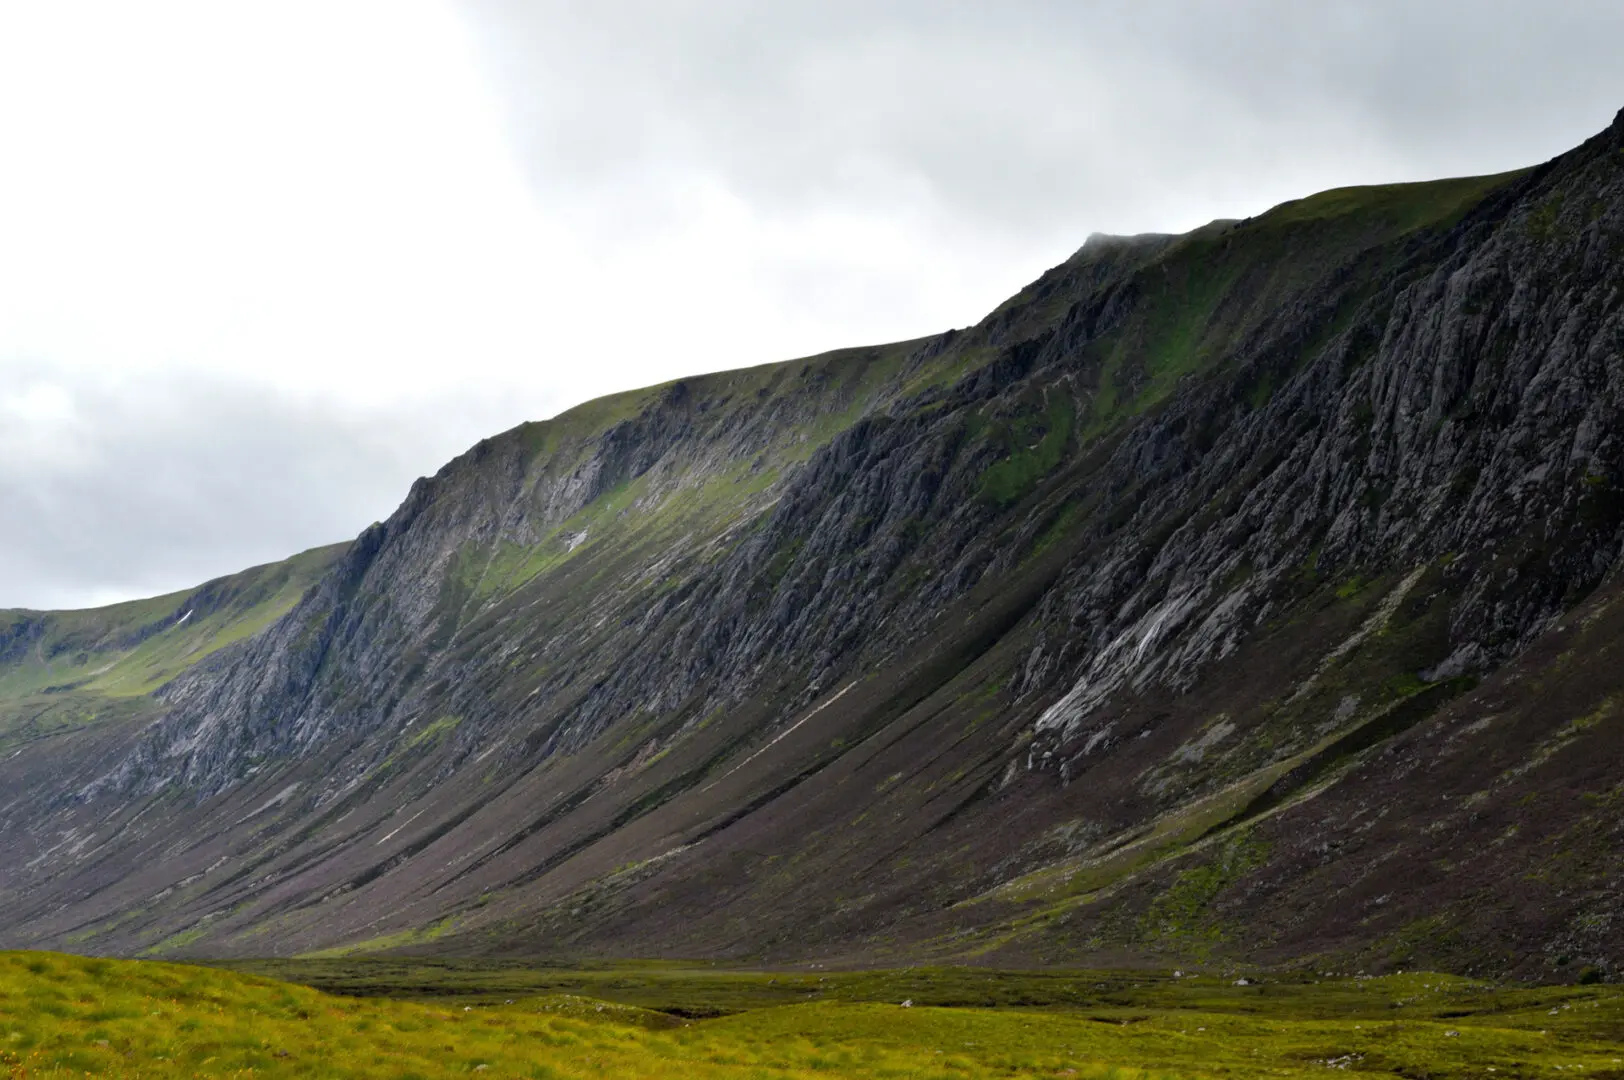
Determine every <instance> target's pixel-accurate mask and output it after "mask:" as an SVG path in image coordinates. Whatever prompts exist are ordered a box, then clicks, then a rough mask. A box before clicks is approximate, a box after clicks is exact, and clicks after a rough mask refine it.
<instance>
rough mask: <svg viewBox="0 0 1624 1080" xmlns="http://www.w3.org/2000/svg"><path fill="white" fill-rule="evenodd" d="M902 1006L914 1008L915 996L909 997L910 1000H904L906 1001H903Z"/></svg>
mask: <svg viewBox="0 0 1624 1080" xmlns="http://www.w3.org/2000/svg"><path fill="white" fill-rule="evenodd" d="M902 1007H903V1008H904V1009H911V1008H913V998H909V999H908V1000H906V1001H904V1002H903V1003H902Z"/></svg>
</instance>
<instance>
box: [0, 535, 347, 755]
mask: <svg viewBox="0 0 1624 1080" xmlns="http://www.w3.org/2000/svg"><path fill="white" fill-rule="evenodd" d="M347 546H348V545H347V544H333V545H330V546H327V547H321V548H314V549H312V550H310V551H306V552H302V553H300V554H298V555H295V556H293V557H292V558H289V559H284V560H283V561H281V562H277V563H269V564H267V565H264V566H256V567H253V568H251V569H248V570H244V571H242V572H240V573H237V574H232V575H230V576H228V577H223V578H218V579H216V580H214V581H211V582H208V583H207V584H205V585H201V586H199V587H197V588H195V589H188V590H185V591H183V592H176V593H170V594H168V595H166V596H157V597H152V598H150V599H146V600H131V601H129V602H127V603H122V604H113V605H111V606H108V607H102V608H91V609H87V610H81V611H52V612H37V611H16V610H13V611H0V642H9V643H10V645H9V647H7V648H4V649H0V747H4V746H7V745H11V744H17V743H22V742H26V741H29V740H32V739H35V738H39V737H42V736H45V735H49V734H52V733H55V732H59V731H62V730H65V729H68V728H74V727H79V726H82V725H84V724H86V723H91V722H94V721H96V720H98V719H111V718H114V717H119V716H125V715H130V714H132V713H135V712H139V711H140V710H142V709H143V708H146V707H147V704H146V700H145V699H146V695H148V694H150V693H151V692H152V691H153V690H155V689H157V688H158V687H159V686H162V685H163V684H164V683H166V682H168V681H169V680H170V679H172V678H174V677H175V676H176V675H178V674H180V672H182V671H183V670H185V669H186V668H188V667H190V666H191V665H193V664H195V663H198V662H199V661H201V660H203V659H205V658H206V657H208V656H209V655H211V654H212V653H214V652H216V651H217V650H219V649H222V648H224V647H226V646H227V645H230V644H232V643H233V642H236V641H240V640H242V639H244V638H247V637H249V636H251V635H253V634H255V633H257V632H258V631H260V630H262V629H264V628H265V627H266V626H269V625H270V624H271V623H272V622H273V621H275V620H276V619H277V618H279V617H280V616H282V615H283V614H285V613H286V612H287V611H288V610H289V609H291V608H292V607H293V605H294V604H295V603H297V602H298V600H299V597H300V596H302V595H303V594H304V592H305V590H306V589H308V588H309V587H310V586H311V584H313V583H314V582H315V580H316V579H317V578H318V577H319V576H320V575H321V574H322V573H323V572H324V571H325V570H326V569H327V568H328V567H329V566H330V565H332V563H333V561H334V560H335V559H337V558H338V557H339V556H340V555H341V554H343V552H344V550H345V548H346V547H347Z"/></svg>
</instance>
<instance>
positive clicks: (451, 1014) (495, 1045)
mask: <svg viewBox="0 0 1624 1080" xmlns="http://www.w3.org/2000/svg"><path fill="white" fill-rule="evenodd" d="M509 970H510V971H511V969H509ZM636 970H637V969H623V973H625V972H635V971H636ZM560 974H562V973H560ZM665 974H666V975H669V976H670V979H669V982H668V985H667V990H668V991H671V992H677V993H680V992H681V989H682V987H683V985H684V984H685V982H688V981H693V980H695V979H697V980H698V982H700V983H701V984H702V983H703V982H704V981H705V979H706V978H708V977H713V976H707V975H705V974H704V973H703V972H696V971H687V972H684V971H680V970H675V969H674V970H672V971H670V972H667V973H665ZM716 974H717V975H721V974H722V973H716ZM660 975H661V973H660V972H659V971H658V970H657V969H649V970H647V971H644V972H643V973H642V975H641V977H642V978H643V979H645V980H653V981H658V979H659V978H660ZM727 977H729V978H733V979H736V980H742V981H743V982H744V983H748V984H751V985H754V986H757V987H759V988H761V989H762V990H763V991H767V990H770V989H774V988H776V987H777V985H778V983H779V982H780V981H781V980H782V981H784V982H788V983H791V984H793V985H795V986H797V987H805V986H811V987H818V986H820V985H829V986H831V987H840V986H845V987H847V988H848V989H851V990H853V991H854V992H862V991H863V990H865V989H866V990H877V989H882V988H889V989H891V990H892V991H893V992H894V991H895V990H897V989H899V988H901V987H904V986H908V985H915V986H919V987H920V988H921V989H922V990H923V991H924V992H925V993H929V991H930V987H931V986H932V985H934V984H936V983H942V984H944V985H954V986H964V985H969V984H970V983H974V982H976V981H977V980H979V981H981V982H989V983H990V982H996V981H998V980H1000V979H1001V980H1003V981H1005V982H1013V983H1014V984H1019V983H1022V982H1023V980H1024V981H1028V982H1031V983H1032V985H1034V986H1037V985H1040V984H1042V985H1048V986H1049V987H1050V989H1051V990H1052V989H1055V988H1058V987H1061V986H1062V985H1070V986H1072V987H1073V988H1074V989H1076V988H1081V989H1082V990H1084V991H1088V990H1092V989H1093V988H1095V987H1105V988H1106V989H1103V990H1098V991H1096V992H1095V993H1094V996H1093V998H1092V999H1090V998H1089V997H1088V995H1087V994H1086V993H1085V994H1083V995H1082V996H1081V997H1078V996H1076V995H1075V994H1073V995H1068V996H1071V997H1073V998H1074V1000H1073V1002H1072V1003H1071V1004H1070V1005H1067V1006H1065V1007H1050V1008H1047V1009H1038V1008H1031V1007H1027V1008H1000V1009H990V1008H962V1007H933V1006H929V1005H926V1004H923V1003H919V1004H915V1005H914V1006H912V1007H909V1008H903V1007H902V1004H901V1002H900V1001H857V1000H811V1001H803V1002H801V1003H797V1004H771V1005H761V1006H760V1007H752V1008H746V1009H744V1010H742V1011H739V1012H735V1013H733V1014H731V1015H727V1016H723V1017H719V1018H716V1019H711V1020H702V1021H683V1020H681V1019H679V1018H677V1017H674V1016H671V1015H668V1014H665V1013H660V1012H654V1011H651V1010H648V1009H645V1008H640V1007H638V1006H635V1005H628V1004H618V1003H613V1002H606V1001H600V1000H593V999H592V998H589V997H584V996H579V995H574V994H566V993H558V992H552V993H547V994H540V995H531V996H522V995H519V996H515V997H514V998H511V999H503V1000H496V1001H490V1000H487V999H485V998H482V997H470V998H462V999H458V998H438V999H427V1000H417V1001H404V1000H393V999H387V998H363V997H341V996H334V995H328V994H324V993H321V992H319V991H316V990H313V989H309V988H307V987H303V986H298V985H294V984H290V983H283V982H277V981H274V980H270V979H266V978H260V977H255V976H250V975H246V974H242V973H238V972H231V971H225V970H218V969H212V968H202V967H190V966H185V965H175V964H164V963H156V962H143V961H114V960H95V959H86V958H81V957H73V956H65V955H61V954H51V953H0V1064H3V1066H4V1067H5V1068H6V1069H7V1070H8V1071H9V1074H10V1075H11V1076H13V1077H23V1076H28V1077H51V1076H79V1075H86V1074H88V1075H111V1076H154V1077H156V1076H192V1075H204V1076H232V1075H236V1076H323V1077H349V1076H373V1077H411V1076H418V1077H435V1076H460V1075H468V1074H479V1075H484V1076H492V1077H495V1076H523V1077H559V1078H575V1077H661V1076H681V1077H730V1078H731V1077H738V1078H767V1077H773V1078H794V1077H814V1076H817V1077H828V1076H841V1077H895V1078H905V1077H917V1078H933V1080H947V1078H954V1080H963V1078H975V1077H1016V1076H1078V1077H1107V1076H1114V1077H1121V1078H1124V1080H1127V1078H1135V1077H1242V1076H1246V1077H1253V1076H1278V1077H1294V1076H1324V1075H1326V1072H1327V1070H1328V1069H1337V1070H1339V1071H1343V1070H1345V1071H1348V1072H1356V1073H1360V1074H1362V1075H1364V1076H1367V1077H1397V1076H1404V1077H1418V1076H1426V1077H1457V1076H1459V1077H1466V1076H1484V1077H1486V1076H1495V1077H1497V1078H1498V1077H1499V1076H1507V1077H1519V1076H1536V1075H1537V1076H1557V1075H1571V1074H1574V1073H1580V1074H1582V1075H1586V1076H1591V1077H1594V1076H1598V1075H1600V1076H1607V1075H1609V1074H1611V1075H1619V1074H1620V1072H1621V1071H1624V1060H1621V1059H1624V1046H1620V1044H1619V1037H1620V1034H1621V1033H1624V995H1620V994H1619V993H1618V992H1617V989H1616V988H1613V987H1605V986H1586V987H1566V988H1544V989H1540V988H1507V987H1492V986H1487V985H1485V984H1481V983H1472V982H1469V981H1466V980H1461V979H1453V978H1449V977H1445V976H1436V975H1406V976H1399V977H1391V978H1384V979H1369V980H1363V979H1359V980H1354V979H1325V980H1316V979H1314V978H1313V977H1297V978H1294V979H1288V978H1284V977H1282V978H1281V979H1280V980H1278V981H1275V980H1266V981H1264V982H1262V983H1252V984H1250V985H1246V986H1237V985H1236V984H1235V980H1233V979H1232V978H1230V977H1227V976H1225V977H1218V976H1215V975H1213V974H1210V973H1209V974H1205V975H1203V976H1201V977H1200V978H1197V979H1190V978H1184V979H1173V978H1171V977H1169V976H1168V975H1167V974H1165V973H1164V974H1162V975H1160V976H1149V975H1125V974H1123V973H1116V974H1115V975H1095V974H1088V973H1081V972H1079V973H1070V974H1065V973H1026V974H1020V973H995V972H986V973H972V972H966V971H963V970H959V971H954V970H952V969H943V970H940V971H934V972H932V971H912V972H868V973H842V974H838V975H837V974H831V975H828V976H818V975H813V974H809V973H806V972H800V973H793V974H792V973H780V974H776V975H775V974H771V973H763V972H755V973H743V972H740V973H731V974H729V975H727ZM1096 978H1099V979H1104V980H1105V981H1104V982H1095V981H1094V980H1095V979H1096ZM822 980H827V983H826V984H825V983H824V982H823V981H822ZM811 992H812V993H816V992H817V991H816V990H813V991H811Z"/></svg>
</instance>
